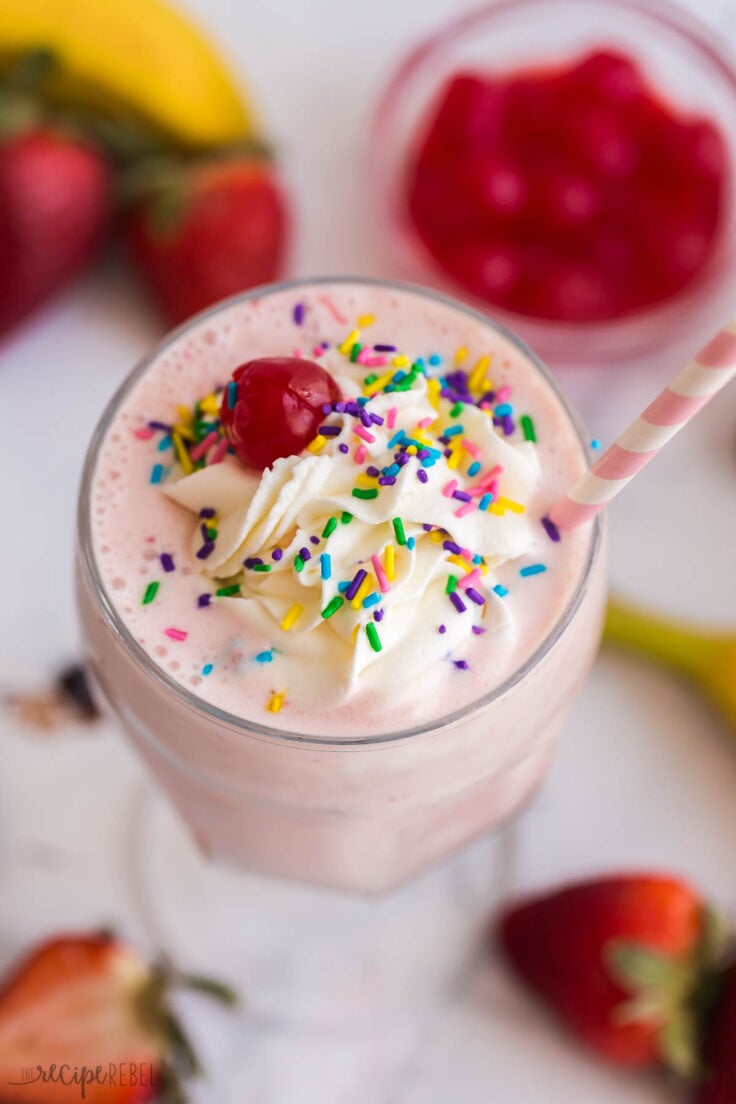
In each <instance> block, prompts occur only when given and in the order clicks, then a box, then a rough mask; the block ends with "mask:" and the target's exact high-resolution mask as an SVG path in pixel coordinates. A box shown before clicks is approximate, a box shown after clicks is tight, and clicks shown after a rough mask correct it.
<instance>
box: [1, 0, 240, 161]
mask: <svg viewBox="0 0 736 1104" xmlns="http://www.w3.org/2000/svg"><path fill="white" fill-rule="evenodd" d="M40 47H45V48H48V49H50V50H51V51H52V52H53V53H54V54H55V55H56V56H57V57H58V58H59V60H60V62H61V66H60V74H59V76H58V78H54V81H53V83H52V86H51V88H50V90H49V91H50V93H51V95H52V97H53V98H54V99H56V100H60V101H62V102H64V103H67V104H72V105H73V104H75V103H83V104H85V105H88V106H89V105H90V104H93V105H94V104H95V103H97V104H99V105H100V106H103V107H105V108H106V109H108V110H109V109H112V110H115V109H119V110H122V111H123V112H125V113H127V114H130V115H132V116H137V117H138V118H140V119H142V120H144V121H145V122H146V123H148V124H149V125H150V126H152V127H153V128H155V129H156V130H159V131H162V132H163V133H164V134H166V135H167V136H168V137H169V138H171V139H173V140H174V141H175V142H177V143H179V144H181V145H184V146H188V147H192V148H202V147H208V146H219V145H226V144H228V143H230V142H234V141H237V140H239V139H242V138H246V137H248V136H250V135H252V133H253V129H254V124H253V119H252V115H251V111H250V107H249V105H248V104H247V103H246V102H245V100H244V97H243V96H242V95H241V93H240V91H239V89H238V86H237V84H236V83H235V81H234V80H233V78H232V76H231V75H230V73H229V72H228V70H227V67H226V66H225V65H224V64H223V62H222V60H221V59H220V57H219V56H218V54H217V52H216V51H215V49H214V47H213V46H212V45H211V44H210V43H209V42H208V41H207V39H206V38H204V37H203V35H202V33H201V31H200V30H199V29H198V28H197V27H196V26H195V25H194V24H193V23H192V22H191V21H190V20H189V19H188V18H187V17H186V16H184V15H183V14H181V13H180V12H179V11H177V10H176V9H175V8H173V7H170V6H169V5H168V4H167V3H165V0H0V59H2V58H7V59H9V60H10V59H13V58H14V57H17V56H18V55H19V54H23V53H25V52H27V51H30V50H35V49H38V48H40Z"/></svg>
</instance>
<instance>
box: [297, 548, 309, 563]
mask: <svg viewBox="0 0 736 1104" xmlns="http://www.w3.org/2000/svg"><path fill="white" fill-rule="evenodd" d="M299 555H300V556H301V558H302V559H303V560H304V562H305V563H306V562H307V560H311V558H312V553H311V552H310V551H309V549H308V548H307V547H306V546H305V547H304V548H300V549H299Z"/></svg>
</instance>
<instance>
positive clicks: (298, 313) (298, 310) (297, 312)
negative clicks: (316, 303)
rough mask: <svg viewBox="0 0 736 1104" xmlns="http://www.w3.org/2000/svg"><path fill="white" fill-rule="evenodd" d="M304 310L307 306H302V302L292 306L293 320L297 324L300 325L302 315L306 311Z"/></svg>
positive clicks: (302, 318)
mask: <svg viewBox="0 0 736 1104" xmlns="http://www.w3.org/2000/svg"><path fill="white" fill-rule="evenodd" d="M306 310H307V308H306V307H305V306H304V304H303V303H297V304H296V306H295V307H294V312H293V314H294V321H295V322H296V324H297V326H301V325H302V323H303V322H304V315H305V313H306Z"/></svg>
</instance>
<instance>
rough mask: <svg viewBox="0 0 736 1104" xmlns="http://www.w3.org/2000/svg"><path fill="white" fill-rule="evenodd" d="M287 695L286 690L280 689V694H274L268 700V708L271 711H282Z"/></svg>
mask: <svg viewBox="0 0 736 1104" xmlns="http://www.w3.org/2000/svg"><path fill="white" fill-rule="evenodd" d="M285 697H286V691H285V690H280V691H279V693H278V694H272V695H271V697H270V698H269V700H268V705H267V706H266V709H267V710H268V712H269V713H280V712H281V709H282V707H283V704H284V698H285Z"/></svg>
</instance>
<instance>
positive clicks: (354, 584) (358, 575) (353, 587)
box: [345, 567, 368, 602]
mask: <svg viewBox="0 0 736 1104" xmlns="http://www.w3.org/2000/svg"><path fill="white" fill-rule="evenodd" d="M367 574H368V572H367V571H364V570H363V568H362V567H361V568H360V569H359V570H358V571H356V572H355V575H354V577H353V579H352V581H351V583H350V586H349V587H348V588H347V590H346V591H345V597H346V598H347V600H348V602H352V600H353V598H354V597H355V595H356V594H357V593H358V591H359V590H360V585H361V583H362V582H363V580H364V579H365V577H366V575H367Z"/></svg>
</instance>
